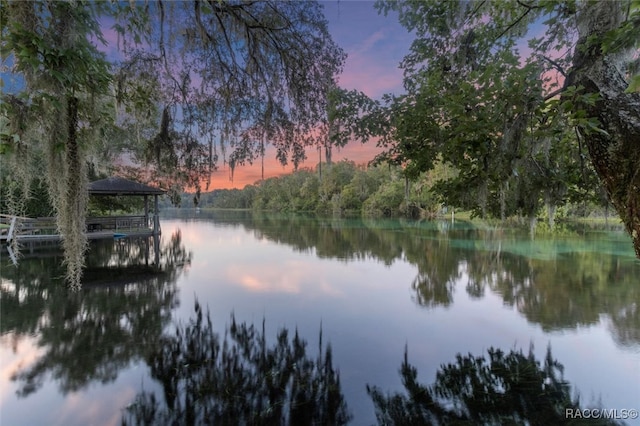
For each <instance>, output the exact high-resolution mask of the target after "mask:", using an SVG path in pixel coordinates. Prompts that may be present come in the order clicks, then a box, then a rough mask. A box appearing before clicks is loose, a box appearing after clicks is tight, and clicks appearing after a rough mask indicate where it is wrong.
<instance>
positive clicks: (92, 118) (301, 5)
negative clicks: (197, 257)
mask: <svg viewBox="0 0 640 426" xmlns="http://www.w3.org/2000/svg"><path fill="white" fill-rule="evenodd" d="M1 4H2V9H1V21H2V27H1V30H2V60H3V66H5V67H6V68H7V69H10V72H11V73H13V75H14V76H17V77H18V81H19V83H18V86H19V87H18V88H17V89H16V90H14V91H13V93H12V94H6V95H3V101H4V102H3V103H2V123H0V124H1V126H0V130H1V136H2V146H1V149H0V152H2V153H3V154H7V156H6V158H9V157H11V158H13V160H11V164H13V165H15V170H18V171H22V173H20V176H23V177H24V179H25V180H27V179H29V178H30V176H32V175H33V173H29V172H25V170H26V167H25V165H27V164H30V163H32V161H26V160H30V159H31V158H33V157H34V156H35V154H34V153H35V152H44V153H46V154H47V155H45V156H44V157H45V158H46V159H47V165H48V166H47V171H48V172H47V176H48V187H49V191H50V193H51V195H52V197H51V198H52V201H53V204H54V208H55V210H56V216H57V218H58V227H59V228H60V232H61V234H62V235H63V237H64V245H65V260H66V262H67V266H68V270H67V275H68V278H69V280H70V282H72V283H75V284H78V283H79V282H80V277H81V274H82V265H83V256H84V251H85V247H86V237H85V236H84V233H83V231H84V228H85V226H84V225H85V216H86V210H87V203H86V198H87V191H86V183H87V173H86V163H87V160H88V159H90V157H91V156H90V153H91V150H94V151H97V150H96V148H99V149H100V151H101V152H102V153H103V154H104V153H107V154H109V155H111V156H113V155H117V154H121V153H122V151H116V152H114V149H113V147H108V146H106V145H105V144H104V138H107V137H112V136H117V137H116V138H114V143H113V145H117V146H118V148H119V149H121V150H124V151H125V154H126V160H127V161H126V162H127V163H128V162H130V161H133V162H134V164H135V165H136V166H140V167H141V168H142V169H143V170H142V172H140V170H137V171H136V172H137V174H138V176H140V177H144V178H146V179H148V180H150V181H154V182H156V183H159V184H162V185H163V186H165V187H167V188H168V189H171V190H172V193H173V194H178V193H180V192H181V190H182V189H184V188H185V187H190V188H192V189H195V190H196V191H197V192H198V193H199V191H200V188H201V185H202V182H203V181H205V182H206V184H207V185H208V183H209V178H210V175H211V171H212V169H213V168H214V167H215V164H216V161H217V159H218V151H221V154H222V156H223V158H224V159H225V161H228V163H229V165H230V166H231V169H233V168H234V167H235V166H236V165H237V164H241V163H243V162H245V161H253V160H254V159H255V158H257V157H258V156H260V155H261V154H262V153H263V152H264V140H265V138H266V140H268V141H269V142H270V143H271V144H273V145H274V146H275V148H276V156H277V158H278V159H279V160H280V161H281V162H282V163H286V162H287V161H292V162H293V164H294V165H298V164H299V163H300V162H301V161H302V160H303V159H304V158H305V153H304V148H305V146H307V145H314V146H315V145H316V144H317V141H316V138H317V135H316V133H315V132H314V129H315V127H316V126H322V125H324V124H326V123H327V106H326V102H327V101H326V99H327V93H328V92H329V88H330V87H332V86H333V85H334V84H335V81H334V77H335V75H336V74H337V73H338V72H339V71H340V69H341V67H342V64H343V62H344V59H345V55H344V53H343V51H342V50H341V49H340V48H339V47H338V46H337V45H336V44H335V43H334V42H333V40H332V39H331V37H330V35H329V33H328V29H327V21H326V19H325V18H324V16H323V15H322V7H321V6H320V5H319V4H318V3H317V2H279V1H270V0H264V1H238V0H233V1H218V0H209V1H185V2H163V1H162V0H158V1H155V2H144V3H142V2H139V3H136V2H116V3H106V2H86V1H53V0H49V1H46V0H43V1H39V2H19V1H9V0H2V3H1ZM106 23H113V29H114V31H115V33H116V34H117V35H118V37H119V40H120V42H119V46H118V47H119V52H120V53H119V55H120V56H119V57H118V61H119V62H118V63H117V64H116V63H115V59H114V58H112V57H109V58H107V57H106V56H105V55H104V54H103V53H101V51H100V50H99V49H98V48H97V43H98V42H103V43H104V44H106V41H105V39H104V37H103V30H104V27H105V25H107V24H106ZM154 127H155V130H153V129H154ZM228 146H230V147H231V148H232V152H231V153H230V154H229V156H228V158H227V154H226V147H228ZM60 164H62V165H63V167H62V168H60ZM109 165H111V164H107V166H109ZM61 170H62V173H60V171H61ZM23 187H24V188H28V185H27V184H25V185H23ZM24 192H25V193H26V192H28V191H26V190H25V191H24ZM25 195H26V194H25Z"/></svg>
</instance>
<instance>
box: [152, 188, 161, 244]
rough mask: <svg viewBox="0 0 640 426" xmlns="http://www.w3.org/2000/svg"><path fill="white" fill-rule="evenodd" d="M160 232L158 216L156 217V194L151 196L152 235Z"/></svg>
mask: <svg viewBox="0 0 640 426" xmlns="http://www.w3.org/2000/svg"><path fill="white" fill-rule="evenodd" d="M159 233H160V218H159V217H158V196H157V195H154V196H153V235H158V234H159Z"/></svg>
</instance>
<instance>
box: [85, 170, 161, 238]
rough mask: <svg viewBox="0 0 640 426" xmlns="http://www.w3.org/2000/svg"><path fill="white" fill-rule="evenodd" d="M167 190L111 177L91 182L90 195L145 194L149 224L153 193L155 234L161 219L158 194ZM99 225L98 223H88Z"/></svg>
mask: <svg viewBox="0 0 640 426" xmlns="http://www.w3.org/2000/svg"><path fill="white" fill-rule="evenodd" d="M165 192H166V191H165V190H163V189H160V188H155V187H153V186H149V185H145V184H142V183H139V182H134V181H132V180H128V179H124V178H121V177H109V178H106V179H101V180H96V181H94V182H91V183H90V184H89V195H92V196H118V195H124V196H143V197H144V223H145V226H148V224H149V196H150V195H153V206H154V208H153V234H154V235H157V234H158V233H159V232H160V220H159V218H158V196H159V195H163V194H164V193H165ZM88 225H89V226H91V225H94V226H95V225H98V224H97V223H93V224H92V223H90V222H89V223H88Z"/></svg>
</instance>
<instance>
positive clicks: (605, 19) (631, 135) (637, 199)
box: [566, 1, 640, 258]
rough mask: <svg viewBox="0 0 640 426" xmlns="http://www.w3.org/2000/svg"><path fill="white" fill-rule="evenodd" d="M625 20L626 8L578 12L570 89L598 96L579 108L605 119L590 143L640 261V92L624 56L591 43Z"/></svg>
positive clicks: (596, 5) (597, 5)
mask: <svg viewBox="0 0 640 426" xmlns="http://www.w3.org/2000/svg"><path fill="white" fill-rule="evenodd" d="M623 19H624V10H623V8H622V4H621V3H619V2H613V1H599V2H585V3H584V4H583V5H582V8H581V10H580V11H579V12H578V15H577V20H578V31H579V40H578V43H577V45H576V49H575V53H574V55H575V57H574V67H573V68H572V70H571V73H570V74H569V76H568V77H567V81H566V86H576V87H582V89H581V91H580V94H598V95H599V99H598V101H597V102H596V103H595V104H594V105H589V104H587V103H582V104H579V107H580V108H582V109H584V110H586V111H587V116H588V117H595V118H597V119H598V120H599V121H600V125H601V129H602V130H604V132H598V131H590V132H586V133H585V132H583V133H585V134H584V135H583V136H584V141H585V144H586V145H587V148H588V150H589V154H590V156H591V160H592V162H593V165H594V167H595V170H596V172H597V173H598V175H599V176H600V179H601V180H602V183H603V185H604V187H605V190H606V192H607V195H608V197H609V199H610V200H611V203H612V204H613V206H614V207H615V209H616V210H617V211H618V214H619V215H620V217H621V218H622V221H623V222H624V225H625V227H626V229H627V231H628V232H629V234H630V235H631V238H632V239H633V246H634V249H635V253H636V256H637V257H638V258H640V93H624V92H625V90H626V88H627V87H628V82H627V81H626V79H625V77H624V75H623V73H622V71H621V70H620V68H619V65H620V64H621V63H622V59H623V58H621V57H620V54H619V53H613V54H605V53H604V52H603V51H602V48H601V44H599V43H597V42H596V43H593V42H590V41H589V40H590V39H591V40H593V39H594V38H596V39H597V40H601V37H602V36H603V35H604V34H605V33H607V32H608V31H610V30H613V29H616V28H618V27H619V26H620V23H621V22H622V20H623Z"/></svg>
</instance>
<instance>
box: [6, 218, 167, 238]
mask: <svg viewBox="0 0 640 426" xmlns="http://www.w3.org/2000/svg"><path fill="white" fill-rule="evenodd" d="M86 223H87V229H86V230H85V233H86V235H87V238H88V239H90V240H95V239H104V238H123V237H136V236H149V235H153V234H154V228H153V227H151V226H150V224H149V217H148V216H103V217H88V218H87V221H86ZM158 233H159V229H158ZM14 240H15V241H17V242H28V241H61V240H62V235H60V233H58V229H57V226H56V221H55V218H53V217H41V218H35V219H34V218H28V217H20V216H11V215H0V243H11V242H12V241H14Z"/></svg>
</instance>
